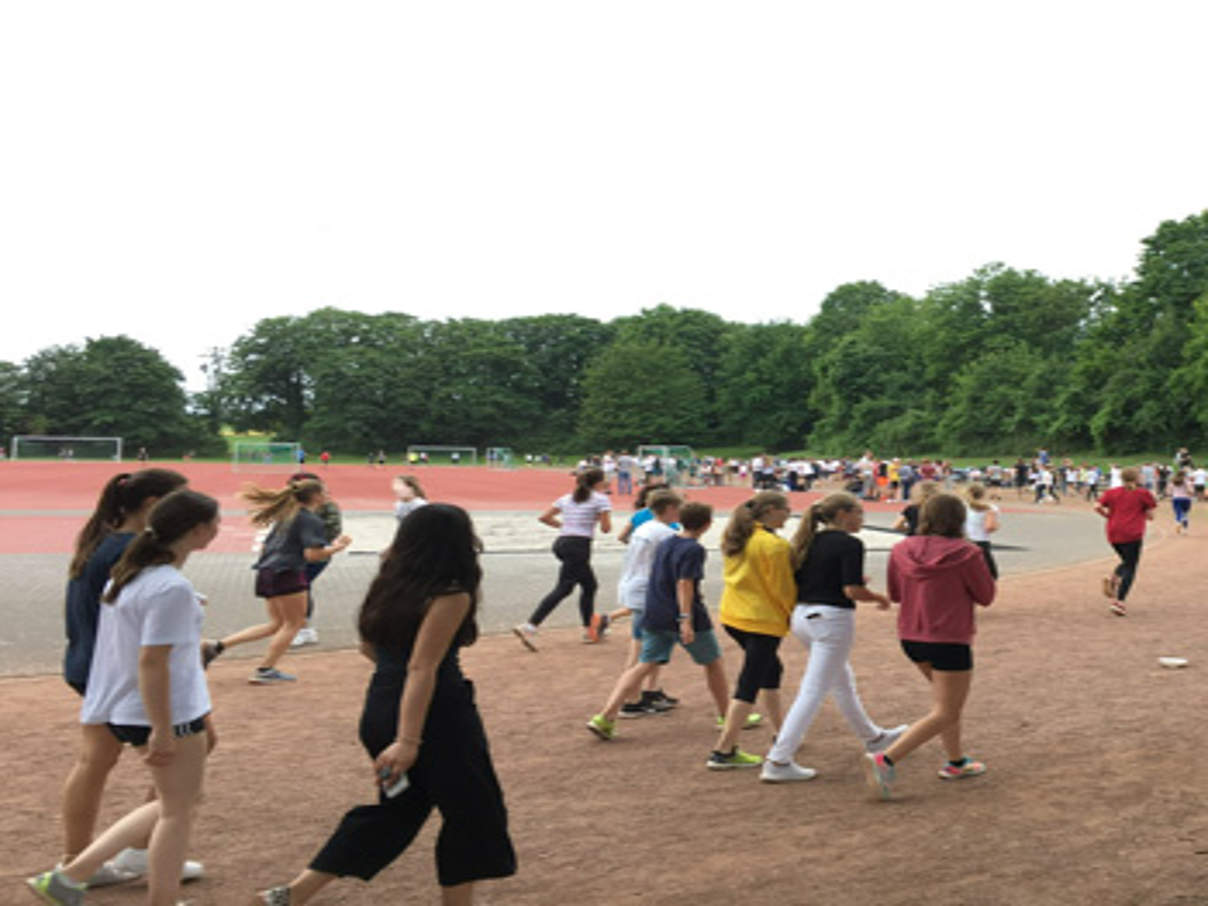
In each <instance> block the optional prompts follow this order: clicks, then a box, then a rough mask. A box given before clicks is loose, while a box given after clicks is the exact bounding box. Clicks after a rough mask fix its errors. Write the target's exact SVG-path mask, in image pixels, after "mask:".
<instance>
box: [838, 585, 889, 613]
mask: <svg viewBox="0 0 1208 906" xmlns="http://www.w3.org/2000/svg"><path fill="white" fill-rule="evenodd" d="M843 594H845V595H847V596H848V597H849V598H851V599H852V600H853V601H872V602H873V603H875V604H876V605H877V609H878V610H889V598H887V597H885V595H883V594H881V593H880V592H877V591H873V590H872V589H871V588H869V587H868V586H867V585H844V586H843Z"/></svg>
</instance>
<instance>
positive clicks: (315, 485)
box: [239, 478, 323, 526]
mask: <svg viewBox="0 0 1208 906" xmlns="http://www.w3.org/2000/svg"><path fill="white" fill-rule="evenodd" d="M322 491H323V482H321V481H316V480H315V479H313V478H305V479H303V480H302V481H291V482H290V483H289V484H287V485H286V486H285V487H283V488H281V489H279V490H276V491H272V490H269V489H267V488H261V487H258V486H256V485H254V484H247V485H244V487H243V490H242V491H241V492H240V495H239V496H241V497H242V498H243V499H244V500H246V501H247V502H248V503H250V504H251V505H252V523H253V524H254V525H259V526H266V525H272V524H273V523H274V522H289V521H290V520H291V519H293V518H294V517H295V516H297V515H298V510H300V509H302V507H303V506H305V505H306V504H307V503H309V502H310V501H311V500H313V499H314V496H315V494H318V493H321V492H322Z"/></svg>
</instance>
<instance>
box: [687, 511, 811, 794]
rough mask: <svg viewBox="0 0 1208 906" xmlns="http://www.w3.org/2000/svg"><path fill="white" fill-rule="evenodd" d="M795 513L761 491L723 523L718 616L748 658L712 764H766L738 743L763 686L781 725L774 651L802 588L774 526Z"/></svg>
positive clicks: (774, 719)
mask: <svg viewBox="0 0 1208 906" xmlns="http://www.w3.org/2000/svg"><path fill="white" fill-rule="evenodd" d="M791 513H792V510H791V508H790V507H789V499H788V497H786V496H785V495H784V494H781V493H780V492H779V491H760V492H759V493H758V494H756V495H755V496H754V497H752V498H751V499H750V500H748V501H747V502H746V503H744V504H743V505H742V506H740V507H738V508H737V509H736V510H735V511H734V513H733V514H732V515H731V516H730V521H729V522H728V523H727V524H726V531H725V535H724V536H723V538H722V542H721V551H722V554H723V555H724V556H725V561H724V567H723V575H724V580H725V590H724V591H723V592H722V596H721V612H720V617H721V624H722V626H724V627H725V630H726V632H727V633H728V634H729V635H730V638H732V639H734V641H736V642H737V643H738V645H739V647H741V648H742V651H743V661H742V671H741V672H740V673H739V674H738V682H737V683H736V684H735V689H734V698H733V699H732V700H731V702H730V707H729V709H728V710H727V711H726V717H725V720H724V721H723V722H722V727H721V734H720V735H719V737H718V740H717V745H716V747H715V748H714V750H713V752H712V753H711V754H710V755H709V760H708V762H707V763H706V766H707V767H709V768H710V769H713V770H726V769H729V768H753V767H758V766H759V765H760V764H761V763H762V761H763V759H762V758H760V757H759V756H758V755H750V754H748V753H746V752H743V751H741V750H740V749H739V748H738V732H739V730H741V729H743V728H744V727H745V726H747V718H748V717H749V716H750V714H751V707H752V706H753V705H754V704H755V697H756V695H757V694H758V693H759V692H760V691H761V690H762V691H763V698H764V708H765V709H766V711H767V712H768V716H769V718H770V719H771V721H772V729H773V732H775V731H776V730H777V729H778V728H779V727H780V722H781V718H782V717H783V712H782V710H781V706H780V677H781V674H783V673H784V665H783V664H781V662H780V656H779V655H778V654H777V653H776V651H777V649H778V648H779V647H780V641H781V639H783V638H784V636H785V635H786V634H787V633H788V631H789V614H790V613H791V612H792V610H793V603H794V601H795V600H796V597H797V586H796V584H795V583H794V581H793V563H792V553H791V551H790V549H789V543H788V542H787V541H785V540H784V539H783V538H781V537H780V536H779V535H777V534H776V530H777V529H779V528H781V527H782V526H783V525H784V523H785V522H786V521H787V520H788V518H789V515H790V514H791Z"/></svg>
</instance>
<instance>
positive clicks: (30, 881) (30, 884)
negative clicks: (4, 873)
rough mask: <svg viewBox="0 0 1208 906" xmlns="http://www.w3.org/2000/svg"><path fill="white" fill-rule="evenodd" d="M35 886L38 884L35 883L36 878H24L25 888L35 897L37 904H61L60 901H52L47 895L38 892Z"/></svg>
mask: <svg viewBox="0 0 1208 906" xmlns="http://www.w3.org/2000/svg"><path fill="white" fill-rule="evenodd" d="M37 885H38V882H37V879H36V878H26V879H25V886H26V887H27V888H28V889H29V892H30V893H32V894H33V895H34V896H35V897H37V898H38V901H39V902H42V903H50V904H51V906H58V904H59V903H62V902H63V901H62V900H52V899H51V898H50V896H48V895H47V894H45V893H43V892H42V891H40V890H38V886H37Z"/></svg>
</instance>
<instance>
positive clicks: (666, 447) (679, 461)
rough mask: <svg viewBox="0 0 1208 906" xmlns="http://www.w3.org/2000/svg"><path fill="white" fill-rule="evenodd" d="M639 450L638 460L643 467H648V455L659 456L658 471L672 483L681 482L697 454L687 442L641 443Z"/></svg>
mask: <svg viewBox="0 0 1208 906" xmlns="http://www.w3.org/2000/svg"><path fill="white" fill-rule="evenodd" d="M637 450H638V452H637V457H638V462H639V463H641V464H642V468H643V469H645V468H646V466H645V462H646V459H647V457H650V456H654V457H657V458H658V471H659V472H660V473H662V475H663V477H664V478H666V479H667V483H668V484H671V485H677V484H680V483H681V480H682V478H683V476H685V475H687V474H688V467H689V465H690V464H691V462H692V460H693V458H694V457H695V456H696V453H695V452H694V451H693V449H692V448H691V447H689V446H687V445H686V444H639V445H638V448H637Z"/></svg>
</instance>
